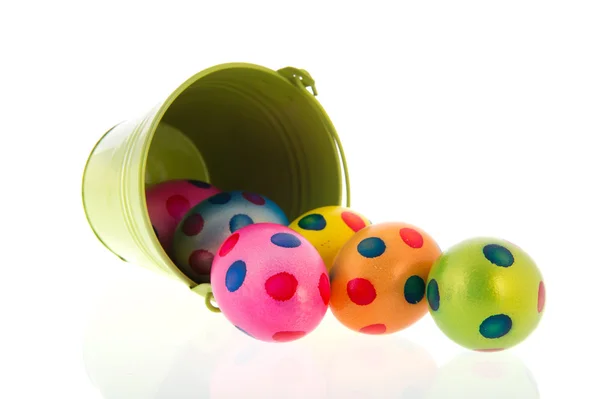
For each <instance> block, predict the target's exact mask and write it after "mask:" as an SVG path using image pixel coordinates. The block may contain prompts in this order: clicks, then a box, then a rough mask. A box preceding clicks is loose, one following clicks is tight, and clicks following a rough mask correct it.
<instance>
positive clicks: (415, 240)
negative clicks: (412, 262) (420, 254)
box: [400, 227, 423, 248]
mask: <svg viewBox="0 0 600 399" xmlns="http://www.w3.org/2000/svg"><path fill="white" fill-rule="evenodd" d="M400 237H401V238H402V241H404V243H405V244H406V245H408V246H409V247H411V248H421V247H422V246H423V236H422V235H421V234H420V233H419V232H418V231H416V230H414V229H411V228H408V227H405V228H403V229H400Z"/></svg>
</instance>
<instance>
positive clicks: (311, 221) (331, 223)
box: [289, 206, 371, 271]
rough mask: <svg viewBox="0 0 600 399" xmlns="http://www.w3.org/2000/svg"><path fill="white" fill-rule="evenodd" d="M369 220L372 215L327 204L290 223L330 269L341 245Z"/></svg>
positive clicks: (368, 223)
mask: <svg viewBox="0 0 600 399" xmlns="http://www.w3.org/2000/svg"><path fill="white" fill-rule="evenodd" d="M370 224H371V222H369V219H367V218H366V217H364V216H363V215H361V214H359V213H357V212H355V211H353V210H351V209H348V208H344V207H341V206H324V207H321V208H317V209H313V210H311V211H309V212H306V213H304V214H302V215H300V216H299V217H298V218H297V219H296V220H294V221H293V222H292V223H291V224H290V226H289V227H290V228H291V229H292V230H294V231H296V232H298V233H300V234H301V235H302V236H304V237H305V238H306V239H307V240H308V241H309V242H310V243H311V244H312V245H313V246H314V247H315V248H316V249H317V250H318V251H319V254H320V255H321V257H322V258H323V261H324V262H325V266H327V270H328V271H329V270H330V269H331V266H332V265H333V260H334V259H335V257H336V255H337V254H338V252H339V251H340V249H341V248H342V246H343V245H344V244H345V243H346V242H347V241H348V240H349V239H350V238H351V237H352V236H353V235H354V234H355V233H356V232H358V231H360V230H362V229H363V228H364V227H366V226H368V225H370Z"/></svg>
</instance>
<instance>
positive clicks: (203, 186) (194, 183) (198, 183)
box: [187, 180, 212, 188]
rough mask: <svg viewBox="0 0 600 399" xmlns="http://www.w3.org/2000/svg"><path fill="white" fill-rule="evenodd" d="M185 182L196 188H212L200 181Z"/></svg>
mask: <svg viewBox="0 0 600 399" xmlns="http://www.w3.org/2000/svg"><path fill="white" fill-rule="evenodd" d="M187 182H188V183H190V184H191V185H194V186H196V187H198V188H211V187H212V186H211V185H210V184H208V183H206V182H203V181H200V180H188V181H187Z"/></svg>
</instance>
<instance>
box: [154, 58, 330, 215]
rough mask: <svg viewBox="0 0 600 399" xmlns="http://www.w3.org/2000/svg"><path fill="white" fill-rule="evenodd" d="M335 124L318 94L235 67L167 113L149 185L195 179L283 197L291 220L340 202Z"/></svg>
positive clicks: (210, 76)
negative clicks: (330, 119)
mask: <svg viewBox="0 0 600 399" xmlns="http://www.w3.org/2000/svg"><path fill="white" fill-rule="evenodd" d="M331 129H332V127H331V126H330V124H329V120H328V118H326V117H324V111H323V110H322V108H321V107H320V106H319V105H318V103H317V102H316V101H315V99H314V98H312V95H311V94H310V93H309V92H308V91H306V90H304V89H302V88H298V87H296V86H294V85H292V84H290V83H289V82H288V81H287V80H285V79H284V78H282V77H281V76H279V75H278V74H277V73H276V72H274V71H270V70H269V71H267V70H262V69H256V68H251V67H231V68H222V69H217V70H214V71H211V72H209V73H207V74H205V75H202V76H200V77H199V78H198V79H197V80H195V81H193V82H191V84H189V85H188V87H187V88H184V90H183V91H181V93H180V94H179V95H178V96H176V97H175V98H174V99H173V100H172V102H171V104H170V106H169V107H168V109H167V110H166V111H165V113H164V115H163V117H162V119H161V121H160V124H159V125H158V128H157V129H156V131H155V133H154V136H153V138H152V141H151V144H150V149H149V152H148V158H147V161H146V185H149V184H156V183H159V182H161V181H166V180H172V179H181V178H193V179H198V180H204V181H207V182H210V183H212V184H213V185H215V186H216V187H218V188H219V189H221V190H223V191H229V190H245V191H251V192H256V193H259V194H262V195H265V196H267V197H268V198H270V199H271V200H273V201H275V202H276V203H277V204H278V205H279V206H280V207H281V208H282V209H283V211H284V212H285V213H286V215H287V216H288V218H289V219H290V221H291V220H293V219H295V218H296V217H297V216H299V215H300V214H302V213H304V212H306V211H308V210H310V209H314V208H317V207H321V206H325V205H336V204H340V203H341V200H342V183H341V182H342V172H341V168H340V163H339V156H338V150H337V147H336V144H335V142H334V140H333V139H332V136H331Z"/></svg>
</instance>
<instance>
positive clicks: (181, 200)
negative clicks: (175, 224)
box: [166, 195, 191, 220]
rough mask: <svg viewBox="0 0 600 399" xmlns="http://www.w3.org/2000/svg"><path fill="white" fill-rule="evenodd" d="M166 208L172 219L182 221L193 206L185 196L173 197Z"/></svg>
mask: <svg viewBox="0 0 600 399" xmlns="http://www.w3.org/2000/svg"><path fill="white" fill-rule="evenodd" d="M166 207H167V212H169V215H171V217H173V218H175V219H177V220H181V218H183V217H184V216H185V214H186V213H187V211H189V210H190V208H191V205H190V201H188V200H187V198H185V197H184V196H183V195H173V196H172V197H169V199H168V200H167V203H166Z"/></svg>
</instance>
